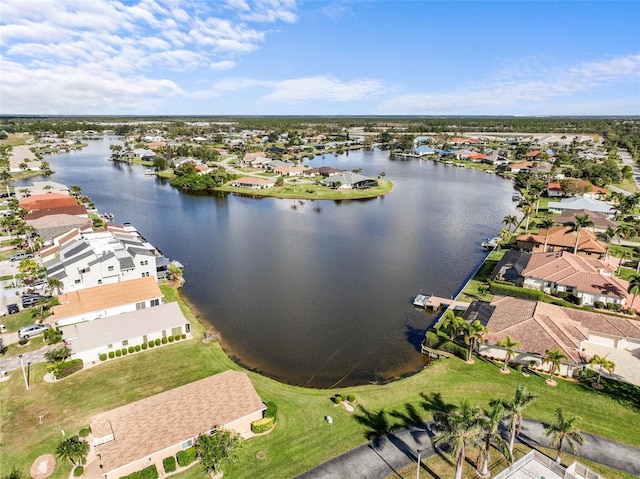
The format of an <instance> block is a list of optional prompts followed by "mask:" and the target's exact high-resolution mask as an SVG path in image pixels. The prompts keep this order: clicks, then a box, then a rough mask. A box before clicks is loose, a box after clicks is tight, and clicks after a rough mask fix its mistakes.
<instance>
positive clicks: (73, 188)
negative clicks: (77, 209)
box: [69, 185, 82, 198]
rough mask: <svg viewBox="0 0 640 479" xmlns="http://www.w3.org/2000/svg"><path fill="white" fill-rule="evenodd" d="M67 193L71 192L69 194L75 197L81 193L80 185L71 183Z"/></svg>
mask: <svg viewBox="0 0 640 479" xmlns="http://www.w3.org/2000/svg"><path fill="white" fill-rule="evenodd" d="M69 193H71V196H75V197H76V198H77V197H78V196H80V195H81V194H82V187H81V186H78V185H71V186H70V187H69Z"/></svg>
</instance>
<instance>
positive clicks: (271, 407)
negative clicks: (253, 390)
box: [264, 402, 278, 419]
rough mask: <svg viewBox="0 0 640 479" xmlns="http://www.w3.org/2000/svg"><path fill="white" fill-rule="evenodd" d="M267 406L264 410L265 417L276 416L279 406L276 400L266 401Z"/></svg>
mask: <svg viewBox="0 0 640 479" xmlns="http://www.w3.org/2000/svg"><path fill="white" fill-rule="evenodd" d="M264 404H265V406H267V410H266V411H265V412H264V417H272V418H274V419H275V418H276V416H277V414H278V406H276V403H274V402H266V403H264Z"/></svg>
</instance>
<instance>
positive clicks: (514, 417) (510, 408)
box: [502, 385, 538, 454]
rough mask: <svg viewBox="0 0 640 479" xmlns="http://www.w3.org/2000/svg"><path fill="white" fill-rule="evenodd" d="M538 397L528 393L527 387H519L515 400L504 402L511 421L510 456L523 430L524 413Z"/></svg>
mask: <svg viewBox="0 0 640 479" xmlns="http://www.w3.org/2000/svg"><path fill="white" fill-rule="evenodd" d="M537 397H538V395H537V394H533V393H530V392H528V391H527V388H526V387H524V386H522V385H518V387H517V388H516V393H515V394H514V396H513V399H511V400H509V401H503V402H502V405H503V406H504V409H505V411H506V416H507V418H508V419H509V454H513V446H514V444H515V441H516V434H519V433H520V429H522V413H523V412H524V410H525V409H526V407H527V406H528V405H529V404H531V403H532V402H533V401H534V400H535V399H536V398H537Z"/></svg>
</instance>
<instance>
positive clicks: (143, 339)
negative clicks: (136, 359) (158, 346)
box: [142, 334, 149, 344]
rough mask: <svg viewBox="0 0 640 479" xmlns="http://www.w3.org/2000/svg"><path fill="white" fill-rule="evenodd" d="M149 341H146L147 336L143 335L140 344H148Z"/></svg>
mask: <svg viewBox="0 0 640 479" xmlns="http://www.w3.org/2000/svg"><path fill="white" fill-rule="evenodd" d="M148 342H149V340H148V339H147V335H146V334H145V335H144V336H142V344H145V343H148Z"/></svg>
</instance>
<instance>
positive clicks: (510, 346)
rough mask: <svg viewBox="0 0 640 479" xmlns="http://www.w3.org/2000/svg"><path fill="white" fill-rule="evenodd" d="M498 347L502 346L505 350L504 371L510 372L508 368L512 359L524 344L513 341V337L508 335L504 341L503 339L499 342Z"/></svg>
mask: <svg viewBox="0 0 640 479" xmlns="http://www.w3.org/2000/svg"><path fill="white" fill-rule="evenodd" d="M498 346H500V347H501V348H504V350H505V355H504V366H503V368H502V370H503V371H508V370H509V368H508V367H507V366H508V365H509V362H510V361H511V358H512V357H513V355H514V354H515V352H516V348H519V347H520V346H522V343H519V342H518V341H514V340H513V339H511V336H509V335H508V334H507V335H506V336H505V338H504V339H501V340H500V341H498Z"/></svg>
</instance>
